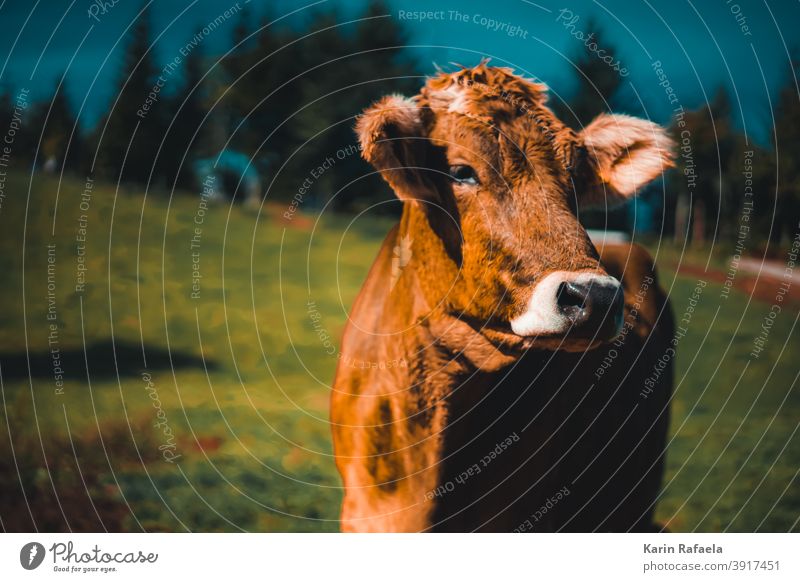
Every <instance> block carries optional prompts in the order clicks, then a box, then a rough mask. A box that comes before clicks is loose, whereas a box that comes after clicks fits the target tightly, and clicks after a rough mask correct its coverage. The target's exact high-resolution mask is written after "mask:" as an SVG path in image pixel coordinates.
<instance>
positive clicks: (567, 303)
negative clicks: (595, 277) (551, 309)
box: [556, 281, 588, 319]
mask: <svg viewBox="0 0 800 582" xmlns="http://www.w3.org/2000/svg"><path fill="white" fill-rule="evenodd" d="M587 297H588V293H587V291H586V288H585V287H583V286H578V285H575V284H573V283H569V282H566V281H565V282H563V283H561V284H560V285H559V286H558V292H557V294H556V302H557V303H558V308H559V309H560V310H561V312H562V313H563V314H564V315H566V316H567V317H570V318H573V319H575V318H578V317H579V316H580V315H582V314H583V313H584V309H585V308H586V302H587Z"/></svg>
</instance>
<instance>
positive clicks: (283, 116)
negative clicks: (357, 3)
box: [0, 2, 800, 250]
mask: <svg viewBox="0 0 800 582" xmlns="http://www.w3.org/2000/svg"><path fill="white" fill-rule="evenodd" d="M389 13H390V11H389V9H388V8H387V7H386V6H385V5H383V4H382V3H381V2H376V3H374V4H372V5H371V6H370V7H369V8H368V9H367V11H366V13H365V14H363V15H362V18H361V19H360V20H359V21H356V22H352V23H349V24H339V22H338V20H337V18H336V15H335V14H334V13H333V12H331V11H327V10H325V9H320V10H318V11H317V12H315V13H314V14H313V15H312V16H310V17H308V18H307V19H306V20H305V21H304V22H303V23H302V24H298V23H294V24H293V25H287V24H282V23H277V24H271V21H272V18H271V17H270V16H265V17H263V18H262V19H260V20H256V19H254V17H253V15H252V13H251V12H249V11H247V10H246V9H245V10H244V11H243V12H242V13H240V14H239V15H238V16H237V18H238V22H237V23H236V25H235V30H234V32H233V38H232V39H231V47H232V48H231V50H230V51H228V52H227V53H226V54H224V55H209V54H206V52H205V51H204V48H203V45H202V42H200V43H197V46H196V48H194V49H193V50H190V51H188V53H187V54H184V55H181V58H180V59H179V62H174V63H172V64H171V65H168V66H166V67H162V68H159V67H158V65H156V59H155V56H154V48H153V47H152V46H151V43H152V38H153V34H152V31H151V27H150V22H149V19H148V17H147V16H145V17H144V18H142V19H141V20H140V21H139V22H138V23H137V25H136V27H135V28H134V30H133V32H132V35H131V38H130V40H129V43H128V46H127V50H126V53H125V57H124V62H123V63H122V66H121V71H120V75H119V79H118V81H117V89H116V91H115V93H114V95H115V97H114V98H113V99H112V101H111V103H110V104H109V105H108V110H107V111H106V112H105V114H103V115H102V116H101V118H100V121H99V122H98V123H97V124H96V126H95V127H94V128H93V129H92V130H91V131H90V132H84V131H80V128H77V126H76V120H75V113H74V111H72V109H71V108H70V106H69V103H68V102H67V99H66V97H65V95H66V86H65V84H64V83H60V84H57V87H56V89H55V90H54V93H53V97H52V99H51V100H49V101H47V102H43V103H38V104H33V105H32V106H31V107H30V108H29V109H28V110H27V111H26V112H25V115H24V123H23V127H22V128H21V130H20V131H18V132H17V136H16V141H15V144H14V151H15V156H14V160H15V163H20V164H23V165H24V164H28V166H29V167H30V164H32V163H33V161H34V157H33V155H34V152H37V146H38V153H36V157H35V161H36V164H37V165H38V166H40V167H43V166H45V167H48V168H49V169H50V170H51V171H61V170H62V169H63V170H65V171H67V172H72V173H76V174H82V175H86V174H87V173H89V172H93V173H94V174H95V175H96V176H97V177H98V178H101V179H106V180H111V181H115V182H116V181H117V180H119V181H121V182H124V183H131V184H135V185H137V186H139V187H141V186H144V185H147V184H149V185H150V187H151V188H153V187H154V188H156V191H165V190H166V191H170V190H172V189H173V188H177V189H179V190H181V191H189V192H194V193H196V192H197V191H198V184H197V180H196V176H195V175H194V174H193V171H192V165H193V163H194V161H195V160H197V159H198V158H208V157H213V156H215V155H217V154H218V153H219V152H220V151H221V150H222V149H223V148H226V147H227V148H233V149H235V150H238V151H240V152H242V153H243V154H245V155H246V156H248V158H250V159H251V160H252V163H253V164H254V165H255V167H256V168H257V169H258V171H259V173H260V175H261V177H262V184H261V186H262V191H265V192H266V191H267V189H268V188H269V191H268V194H267V195H268V197H270V198H271V199H273V200H290V199H292V198H294V197H296V196H297V195H298V194H300V197H301V201H300V204H301V207H302V208H306V209H309V208H318V207H320V206H322V205H323V204H328V203H330V204H331V206H332V207H333V208H334V209H351V210H352V209H354V208H357V207H363V206H366V205H369V204H375V203H381V202H383V201H385V200H388V199H390V198H391V194H390V193H389V191H388V189H387V188H386V187H385V186H384V185H383V183H382V182H381V181H380V180H379V179H378V178H377V177H376V176H374V175H372V176H369V177H367V178H364V175H365V174H368V173H369V169H368V168H367V167H366V166H365V164H364V162H363V161H362V160H361V159H360V156H359V155H358V152H357V149H356V139H355V136H354V134H353V131H352V127H353V124H354V118H353V116H354V115H355V114H357V113H359V112H360V111H361V110H362V109H363V108H364V107H365V106H366V105H368V104H369V103H371V102H372V101H373V100H375V99H377V98H378V97H380V96H382V95H385V94H387V93H392V92H399V93H406V94H411V93H414V92H415V91H416V90H417V88H418V87H419V85H420V83H421V82H422V79H421V77H420V74H419V70H420V67H418V66H417V65H416V63H415V62H414V61H413V59H412V58H411V57H410V56H409V53H408V51H407V50H406V49H404V48H403V47H404V45H405V44H406V41H407V38H406V36H405V33H404V30H403V29H402V28H400V27H399V25H398V24H397V22H396V21H395V20H394V19H392V18H391V17H387V16H385V15H387V14H389ZM587 26H588V27H589V32H593V33H594V34H593V37H592V41H593V42H592V46H593V47H595V48H596V47H602V48H603V50H604V51H605V52H604V54H605V55H608V58H610V59H613V60H616V59H617V51H616V50H615V48H614V47H613V45H610V44H609V43H607V41H606V38H605V36H604V34H603V33H602V30H600V29H599V27H598V26H597V25H596V23H594V22H590V23H588V24H587ZM573 61H574V62H575V67H576V71H575V76H576V81H577V87H576V90H575V91H574V92H573V97H572V98H571V99H570V100H569V101H568V102H566V103H559V102H555V101H554V102H553V107H554V108H555V109H556V112H557V113H558V114H559V115H560V116H561V118H562V119H564V120H565V121H567V123H569V124H570V125H571V126H573V127H576V128H579V127H581V126H583V125H585V124H587V123H589V122H590V121H591V120H592V119H593V118H594V117H595V116H596V115H598V114H599V113H602V112H605V111H608V110H609V109H611V110H613V111H619V112H625V113H631V114H642V111H641V104H639V103H638V102H637V101H636V100H634V99H633V98H632V96H631V95H630V94H629V92H628V91H627V85H628V84H627V83H625V82H624V80H623V79H622V78H621V75H620V71H619V70H618V69H617V68H615V67H611V66H609V65H608V64H607V63H606V62H604V61H603V60H601V59H599V58H598V55H597V54H596V53H595V52H593V51H592V50H591V47H590V46H589V45H587V44H581V46H580V48H579V50H578V51H577V54H576V56H575V58H574V59H573ZM793 66H794V67H795V68H794V69H793V70H791V71H787V73H786V83H785V84H784V86H783V88H782V89H781V91H780V92H779V95H778V98H777V101H776V103H775V106H774V111H773V114H774V123H773V130H772V133H771V136H770V143H769V144H768V145H766V146H762V145H758V144H756V143H754V142H753V140H752V138H751V139H749V140H748V139H746V138H745V135H744V134H743V132H742V131H741V130H740V129H738V128H737V126H736V124H735V123H734V121H733V116H734V111H733V107H732V104H731V101H730V98H729V97H728V95H727V93H726V92H725V91H723V90H719V91H718V92H717V93H716V94H715V95H714V96H713V97H712V98H711V99H710V101H709V102H708V103H707V104H706V105H705V106H703V107H700V108H698V109H696V110H686V111H685V112H684V113H683V114H682V115H681V116H680V119H677V118H676V119H674V120H673V125H672V131H673V134H674V137H675V140H676V141H677V142H678V144H679V145H680V146H685V145H686V142H687V137H686V136H688V149H687V148H685V147H681V149H680V150H679V152H678V154H679V155H678V157H677V166H678V167H677V170H676V171H673V172H670V173H669V174H668V177H667V180H666V184H665V185H664V184H656V185H654V186H652V187H651V188H649V189H648V190H646V191H645V192H643V193H642V196H641V198H642V199H643V200H644V201H645V202H646V203H647V204H649V206H650V207H651V208H653V213H654V216H655V225H654V226H655V230H656V231H657V232H658V233H659V234H661V235H662V236H670V237H674V238H675V239H676V240H680V241H682V240H684V238H685V237H689V238H690V239H691V240H692V241H694V242H695V243H698V244H707V243H710V242H712V241H713V242H714V243H715V244H723V245H724V244H728V243H731V242H732V241H733V242H735V241H736V237H737V235H738V234H739V233H740V232H741V230H742V225H746V226H747V227H748V235H747V238H748V241H749V242H748V248H750V249H753V250H755V247H756V246H758V245H763V244H765V243H766V242H768V241H771V242H783V243H785V242H786V240H787V238H790V237H791V236H793V235H794V232H795V231H796V230H797V226H798V221H800V99H799V98H798V87H797V85H796V84H795V83H796V82H795V79H796V73H798V72H800V71H798V70H797V68H796V64H795V65H793ZM13 99H14V98H13V95H11V94H10V93H9V92H0V128H4V127H8V124H9V122H10V120H11V116H12V114H13V108H14V102H13ZM679 122H680V124H679ZM331 162H332V164H331ZM332 166H335V167H332ZM326 167H327V168H328V169H326ZM230 186H231V188H230V190H231V191H232V189H233V188H234V187H235V186H236V182H235V180H234V181H233V183H232V184H231V185H230ZM664 186H665V187H664ZM301 188H302V193H300V190H301ZM746 188H749V189H750V191H751V192H752V195H751V196H746V195H745V192H746ZM748 202H752V208H750V209H748V208H746V204H747V203H748ZM745 214H747V215H748V216H747V219H746V220H744V219H743V216H744V215H745ZM581 218H582V220H584V221H585V223H586V224H587V225H589V226H594V227H604V228H629V227H630V222H631V221H630V209H629V208H622V209H618V210H615V211H612V212H610V213H606V212H595V213H587V214H585V215H584V216H582V217H581Z"/></svg>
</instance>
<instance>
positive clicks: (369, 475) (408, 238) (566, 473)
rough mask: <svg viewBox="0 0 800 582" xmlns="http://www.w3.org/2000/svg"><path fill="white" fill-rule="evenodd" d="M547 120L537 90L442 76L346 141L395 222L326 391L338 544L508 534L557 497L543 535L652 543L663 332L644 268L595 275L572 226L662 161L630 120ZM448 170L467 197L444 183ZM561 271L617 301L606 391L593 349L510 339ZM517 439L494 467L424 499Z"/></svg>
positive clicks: (640, 260)
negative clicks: (613, 293)
mask: <svg viewBox="0 0 800 582" xmlns="http://www.w3.org/2000/svg"><path fill="white" fill-rule="evenodd" d="M545 103H546V94H545V92H544V87H543V86H541V85H538V84H535V83H532V82H530V81H527V80H525V79H522V78H520V77H518V76H516V75H513V73H512V72H511V71H510V70H508V69H502V68H493V67H489V66H487V65H486V64H485V63H482V64H481V65H479V66H478V67H475V68H473V69H464V70H461V71H458V72H456V73H451V74H445V73H442V74H440V75H439V76H437V77H435V78H433V79H431V80H429V81H428V83H427V84H426V86H425V87H424V88H423V89H422V91H421V93H420V95H418V96H417V97H416V98H415V99H414V100H408V99H404V98H400V97H396V96H393V97H387V98H384V99H383V100H381V101H379V102H378V103H376V104H375V105H374V106H373V107H372V108H370V109H369V110H368V111H367V112H365V114H364V115H363V116H362V117H361V118H360V120H359V122H358V124H357V132H358V134H359V137H360V139H361V142H362V146H363V154H364V157H365V158H366V159H367V160H368V161H369V162H370V163H372V164H373V165H374V166H375V167H376V169H377V170H378V171H380V172H381V173H382V175H383V176H384V178H385V179H386V180H387V181H388V182H389V184H390V185H391V186H392V187H393V189H394V190H395V192H396V193H397V195H398V196H399V197H400V198H401V199H402V200H404V201H406V204H405V208H404V212H403V216H402V219H401V221H400V224H399V225H398V226H397V227H396V228H395V229H394V230H393V231H392V232H391V233H390V234H389V236H388V237H387V239H386V241H385V243H384V245H383V247H382V249H381V251H380V253H379V255H378V257H377V259H376V260H375V263H374V265H373V267H372V269H371V271H370V273H369V276H368V278H367V281H366V282H365V284H364V287H363V289H362V291H361V293H360V294H359V297H358V299H357V300H356V302H355V305H354V306H353V309H352V314H351V321H350V323H349V325H348V327H347V329H346V331H345V334H344V338H343V347H342V354H343V358H342V360H341V362H340V365H339V368H338V370H337V373H336V379H335V382H334V386H333V395H332V401H331V418H332V424H333V434H334V446H335V453H336V461H337V466H338V468H339V471H340V473H341V475H342V478H343V480H344V484H345V488H346V490H345V499H344V502H343V507H342V529H343V530H345V531H441V530H449V531H471V530H476V529H478V530H492V531H509V530H512V529H514V528H516V527H518V526H519V525H520V524H521V523H522V522H524V521H525V520H526V519H527V518H529V517H530V516H531V515H533V513H534V512H535V511H536V510H538V509H539V508H540V506H541V505H543V504H544V503H545V501H546V500H547V499H548V498H549V497H550V496H552V495H555V494H556V492H557V491H558V490H559V489H560V488H562V487H565V486H567V487H569V488H570V489H571V490H572V493H571V494H570V495H569V496H568V497H565V498H564V500H561V501H560V502H559V503H558V506H557V507H556V508H554V509H553V510H552V511H550V512H548V513H547V519H542V520H540V521H537V525H539V526H540V528H541V529H559V528H564V529H575V530H593V529H607V530H625V529H646V528H647V527H649V526H650V521H651V516H652V505H653V503H654V502H655V496H656V494H657V491H658V486H659V483H660V477H661V466H662V460H663V452H664V451H663V447H664V438H665V431H666V426H667V425H666V422H667V407H666V404H667V402H668V398H669V390H670V387H671V377H670V374H671V370H668V371H667V373H665V374H663V375H662V376H661V377H660V380H659V387H658V389H656V390H654V391H653V393H652V394H651V395H650V396H649V397H648V398H642V397H640V396H639V391H640V389H641V384H642V382H643V380H644V379H645V378H646V377H647V375H649V373H650V370H651V369H652V366H653V365H654V363H655V362H656V361H657V359H658V357H660V356H661V355H662V353H663V349H664V348H665V346H666V343H667V342H668V341H669V339H670V338H671V336H672V320H671V315H670V313H669V307H668V305H667V303H666V298H665V297H664V295H663V294H662V293H661V291H660V290H659V289H658V287H657V286H656V285H655V284H652V285H645V283H646V281H648V280H649V279H648V278H649V277H655V274H654V272H653V266H652V263H651V261H650V259H649V257H648V256H647V254H646V253H645V252H644V251H643V250H642V249H640V248H639V247H636V246H630V245H622V246H615V247H607V248H606V249H604V250H603V253H602V256H601V255H600V254H598V252H597V250H596V249H595V247H594V245H593V244H592V243H591V241H590V240H589V238H588V236H587V235H586V232H585V231H584V229H583V228H582V227H581V226H580V224H579V222H578V219H577V217H576V213H577V212H579V208H580V207H581V205H585V204H597V203H598V202H600V203H601V204H602V203H604V202H605V200H607V199H611V200H619V199H620V198H621V197H624V196H628V195H631V194H633V193H634V192H635V191H636V189H637V187H638V186H641V185H643V184H644V183H646V182H648V181H649V180H651V179H653V178H654V177H656V176H657V175H658V174H659V173H660V172H661V171H662V170H663V169H664V168H665V167H666V166H668V165H669V163H670V162H669V159H670V154H669V149H668V148H669V146H670V144H669V141H668V139H667V138H666V135H665V133H664V131H663V130H662V129H661V128H659V127H657V126H655V125H654V124H652V123H649V122H645V121H642V120H635V119H632V118H627V117H624V116H601V118H599V119H598V120H596V121H595V122H593V123H592V124H590V126H588V127H587V128H586V129H585V130H583V131H582V132H580V133H577V134H576V133H575V132H573V131H572V130H571V129H569V128H567V127H566V126H564V125H563V124H562V123H561V122H560V121H559V120H558V119H557V118H556V117H555V116H554V115H553V114H552V113H551V112H550V111H549V109H547V107H546V105H545ZM452 165H468V166H471V167H472V168H474V169H475V171H476V172H477V174H478V177H479V184H478V185H476V186H466V185H464V184H460V183H453V182H452V181H451V180H450V179H449V178H448V177H447V169H448V166H452ZM400 245H406V246H408V247H409V249H410V260H408V261H407V264H405V265H404V266H403V267H402V269H401V268H399V267H398V264H399V263H398V261H397V260H396V259H397V251H396V249H397V248H399V246H400ZM393 258H394V259H395V261H394V262H393ZM398 271H399V272H398ZM554 271H570V272H575V271H581V272H590V273H598V274H605V273H609V274H611V275H614V276H616V277H617V278H618V279H619V280H620V281H622V283H623V286H624V289H625V297H626V329H629V330H630V333H628V334H627V335H625V340H624V342H623V345H622V347H621V348H619V349H618V350H617V352H618V353H619V355H618V357H617V358H616V361H615V362H614V366H613V367H612V368H611V369H610V370H608V371H605V372H604V374H603V375H602V376H599V377H595V373H596V371H597V370H598V368H599V367H600V366H601V364H602V362H603V358H604V357H607V355H608V348H607V347H604V346H600V345H599V342H592V343H587V341H585V340H578V339H574V338H571V337H569V336H566V337H563V336H562V337H551V336H548V337H536V338H530V337H528V338H523V337H520V336H517V335H515V334H514V333H513V332H512V331H511V329H510V327H509V323H508V322H509V321H510V319H511V318H513V317H514V316H516V315H517V314H519V313H520V311H521V310H523V309H524V308H525V304H526V301H527V300H528V298H529V297H530V293H531V289H533V288H534V287H535V285H536V283H537V281H539V280H541V279H542V278H543V277H544V276H546V275H547V274H548V273H552V272H554ZM637 294H638V295H637ZM637 296H638V298H639V300H638V301H637V302H636V303H633V301H634V298H636V297H637ZM353 360H356V361H365V362H369V363H371V366H370V367H367V368H366V369H364V368H363V367H359V368H354V367H352V366H350V365H348V364H347V362H349V361H353ZM626 418H627V419H628V420H627V421H625V419H626ZM512 433H514V434H516V435H517V436H518V437H519V439H518V442H515V443H514V444H513V445H511V446H510V447H509V448H508V449H507V450H505V451H504V452H503V453H502V454H501V455H499V456H497V457H496V458H495V459H493V460H492V461H491V465H488V466H487V467H485V468H484V470H483V471H481V472H480V473H479V474H475V475H473V476H470V478H469V479H470V480H469V481H465V482H464V483H463V484H460V485H457V486H456V487H455V488H454V490H452V491H449V492H445V493H444V494H443V495H439V496H433V495H431V492H433V491H435V490H436V489H437V487H441V486H443V485H445V484H447V483H448V482H450V483H452V482H453V480H454V479H455V478H456V477H458V476H459V475H461V474H462V473H463V471H465V470H466V469H468V468H469V467H471V466H472V465H473V464H475V463H477V462H478V461H479V460H480V459H481V458H483V457H484V456H485V455H486V454H487V451H488V450H492V449H493V447H495V446H496V445H497V443H499V442H501V441H503V440H504V439H506V437H508V436H509V435H510V434H512Z"/></svg>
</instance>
